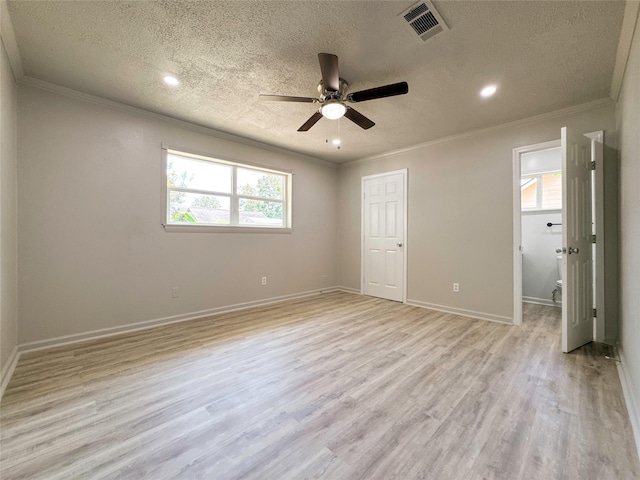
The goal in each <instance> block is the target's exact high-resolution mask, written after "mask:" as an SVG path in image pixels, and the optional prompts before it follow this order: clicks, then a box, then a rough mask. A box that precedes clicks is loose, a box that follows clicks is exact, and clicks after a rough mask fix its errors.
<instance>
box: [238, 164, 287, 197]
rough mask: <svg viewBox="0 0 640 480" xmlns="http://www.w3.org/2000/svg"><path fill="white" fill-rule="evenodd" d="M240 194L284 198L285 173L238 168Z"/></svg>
mask: <svg viewBox="0 0 640 480" xmlns="http://www.w3.org/2000/svg"><path fill="white" fill-rule="evenodd" d="M237 175H238V184H237V185H238V194H240V195H250V196H252V197H262V198H272V199H274V200H284V175H277V174H275V173H268V172H262V171H260V170H249V169H246V168H238V174H237Z"/></svg>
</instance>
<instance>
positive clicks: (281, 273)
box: [18, 85, 338, 344]
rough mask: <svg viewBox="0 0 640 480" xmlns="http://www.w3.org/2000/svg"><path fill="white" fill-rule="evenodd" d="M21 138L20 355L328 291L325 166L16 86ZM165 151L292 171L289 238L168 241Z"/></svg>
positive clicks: (331, 259)
mask: <svg viewBox="0 0 640 480" xmlns="http://www.w3.org/2000/svg"><path fill="white" fill-rule="evenodd" d="M18 132H19V137H18V154H19V162H18V206H19V207H18V208H19V218H20V223H19V225H18V240H19V242H20V257H19V271H20V278H19V304H18V305H19V306H18V311H19V318H20V328H19V342H20V343H21V344H22V343H25V342H33V341H38V340H43V339H51V338H54V337H59V336H66V335H72V334H78V333H82V332H88V331H93V330H97V329H104V328H114V327H121V326H125V325H128V324H132V323H135V322H141V321H150V320H156V319H160V318H164V317H171V316H175V315H182V314H188V313H192V312H199V311H202V310H208V309H213V308H218V307H225V306H230V305H236V304H241V303H245V302H250V301H259V300H264V299H270V298H274V297H279V296H284V295H291V294H296V293H302V292H307V291H312V290H316V289H320V288H323V287H327V286H329V285H335V282H336V272H335V258H336V226H335V225H336V221H335V212H336V211H337V204H336V199H337V197H338V195H337V170H336V168H335V167H334V166H333V165H328V164H325V163H322V162H311V161H307V160H305V159H304V158H302V157H299V156H296V155H294V154H290V153H286V152H284V151H282V152H278V151H274V150H273V149H262V148H257V147H254V146H248V145H245V144H241V143H236V142H232V141H229V140H224V139H220V138H216V137H213V136H210V135H204V134H202V133H197V132H194V131H191V130H187V129H185V128H181V127H179V126H176V125H175V124H172V123H169V122H165V121H162V120H156V119H154V118H150V117H146V116H142V115H135V114H129V113H125V112H123V111H120V110H117V109H112V108H106V107H103V106H99V105H96V104H93V103H89V102H86V101H81V100H78V99H75V98H72V97H69V96H65V95H60V94H57V93H51V92H47V91H44V90H40V89H36V88H33V87H29V86H24V85H21V86H20V87H19V89H18ZM161 142H166V143H167V144H168V145H171V146H173V147H176V148H178V147H182V148H189V149H191V150H194V151H196V152H202V153H209V154H211V155H213V156H215V155H220V156H223V157H225V158H232V159H237V160H240V161H242V160H247V161H252V162H258V163H260V164H264V165H268V166H272V167H274V168H280V169H293V170H294V171H295V175H294V179H293V202H294V203H293V233H291V234H267V233H240V234H237V233H236V234H234V233H167V232H165V231H164V229H163V228H162V226H161V224H160V205H161V202H162V201H163V199H162V198H161V185H160V182H161V172H160V161H161V151H160V146H161ZM321 275H328V284H322V283H321ZM262 276H267V277H268V284H267V285H266V286H262V285H261V283H260V279H261V277H262ZM172 287H179V289H180V297H179V298H177V299H172V298H171V288H172Z"/></svg>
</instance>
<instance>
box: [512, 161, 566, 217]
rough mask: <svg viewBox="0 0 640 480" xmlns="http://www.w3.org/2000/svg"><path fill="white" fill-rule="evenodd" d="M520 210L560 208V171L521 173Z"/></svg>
mask: <svg viewBox="0 0 640 480" xmlns="http://www.w3.org/2000/svg"><path fill="white" fill-rule="evenodd" d="M520 192H521V207H522V210H529V211H530V210H560V209H562V172H560V171H553V172H544V173H536V174H527V175H522V177H521V179H520Z"/></svg>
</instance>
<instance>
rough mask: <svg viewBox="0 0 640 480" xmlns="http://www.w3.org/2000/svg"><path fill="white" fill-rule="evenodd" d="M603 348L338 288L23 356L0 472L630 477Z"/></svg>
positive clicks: (219, 477) (553, 320)
mask: <svg viewBox="0 0 640 480" xmlns="http://www.w3.org/2000/svg"><path fill="white" fill-rule="evenodd" d="M608 354H610V351H609V349H608V347H606V346H604V345H600V344H591V345H588V346H586V347H583V348H581V349H579V350H578V351H576V352H574V353H571V354H568V355H567V354H562V353H561V351H560V310H559V309H555V308H551V307H544V306H535V305H525V324H524V326H522V327H513V326H508V325H501V324H498V323H491V322H486V321H482V320H473V319H469V318H465V317H461V316H457V315H452V314H445V313H440V312H434V311H430V310H425V309H422V308H417V307H411V306H407V305H402V304H399V303H395V302H389V301H385V300H380V299H374V298H370V297H364V296H360V295H352V294H346V293H339V292H336V293H330V294H324V295H318V296H313V297H308V298H305V299H300V300H295V301H289V302H283V303H279V304H274V305H270V306H266V307H260V308H254V309H250V310H244V311H239V312H235V313H229V314H224V315H219V316H215V317H210V318H207V319H201V320H195V321H190V322H185V323H180V324H174V325H170V326H165V327H160V328H155V329H152V330H146V331H140V332H136V333H130V334H126V335H121V336H118V337H112V338H109V339H103V340H98V341H91V342H86V343H82V344H75V345H71V346H66V347H60V348H56V349H51V350H48V351H41V352H33V353H30V354H25V355H24V356H22V358H21V359H20V362H19V365H18V366H17V368H16V370H15V373H14V375H13V378H12V379H11V382H10V384H9V386H8V388H7V390H6V392H5V395H4V398H3V399H2V404H1V428H2V431H1V439H0V441H1V445H0V447H1V453H0V459H1V466H0V469H1V470H0V478H2V480H10V479H18V478H21V479H29V480H36V479H46V480H54V479H61V480H69V479H151V480H164V479H212V480H227V479H247V480H248V479H259V480H286V479H292V480H293V479H317V478H323V479H330V480H347V479H348V480H357V479H368V480H370V479H381V480H382V479H384V480H393V479H397V480H410V479H438V480H455V479H464V480H475V479H504V480H516V479H536V480H550V479H581V480H582V479H599V480H603V479H607V480H611V479H632V478H640V466H639V463H638V458H637V454H636V449H635V444H634V441H633V434H632V430H631V426H630V423H629V418H628V415H627V410H626V408H625V404H624V400H623V397H622V391H621V386H620V382H619V379H618V376H617V372H616V365H615V360H608V359H606V358H605V355H608Z"/></svg>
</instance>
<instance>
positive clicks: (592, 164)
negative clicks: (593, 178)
mask: <svg viewBox="0 0 640 480" xmlns="http://www.w3.org/2000/svg"><path fill="white" fill-rule="evenodd" d="M595 169H596V162H591V170H595Z"/></svg>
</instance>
